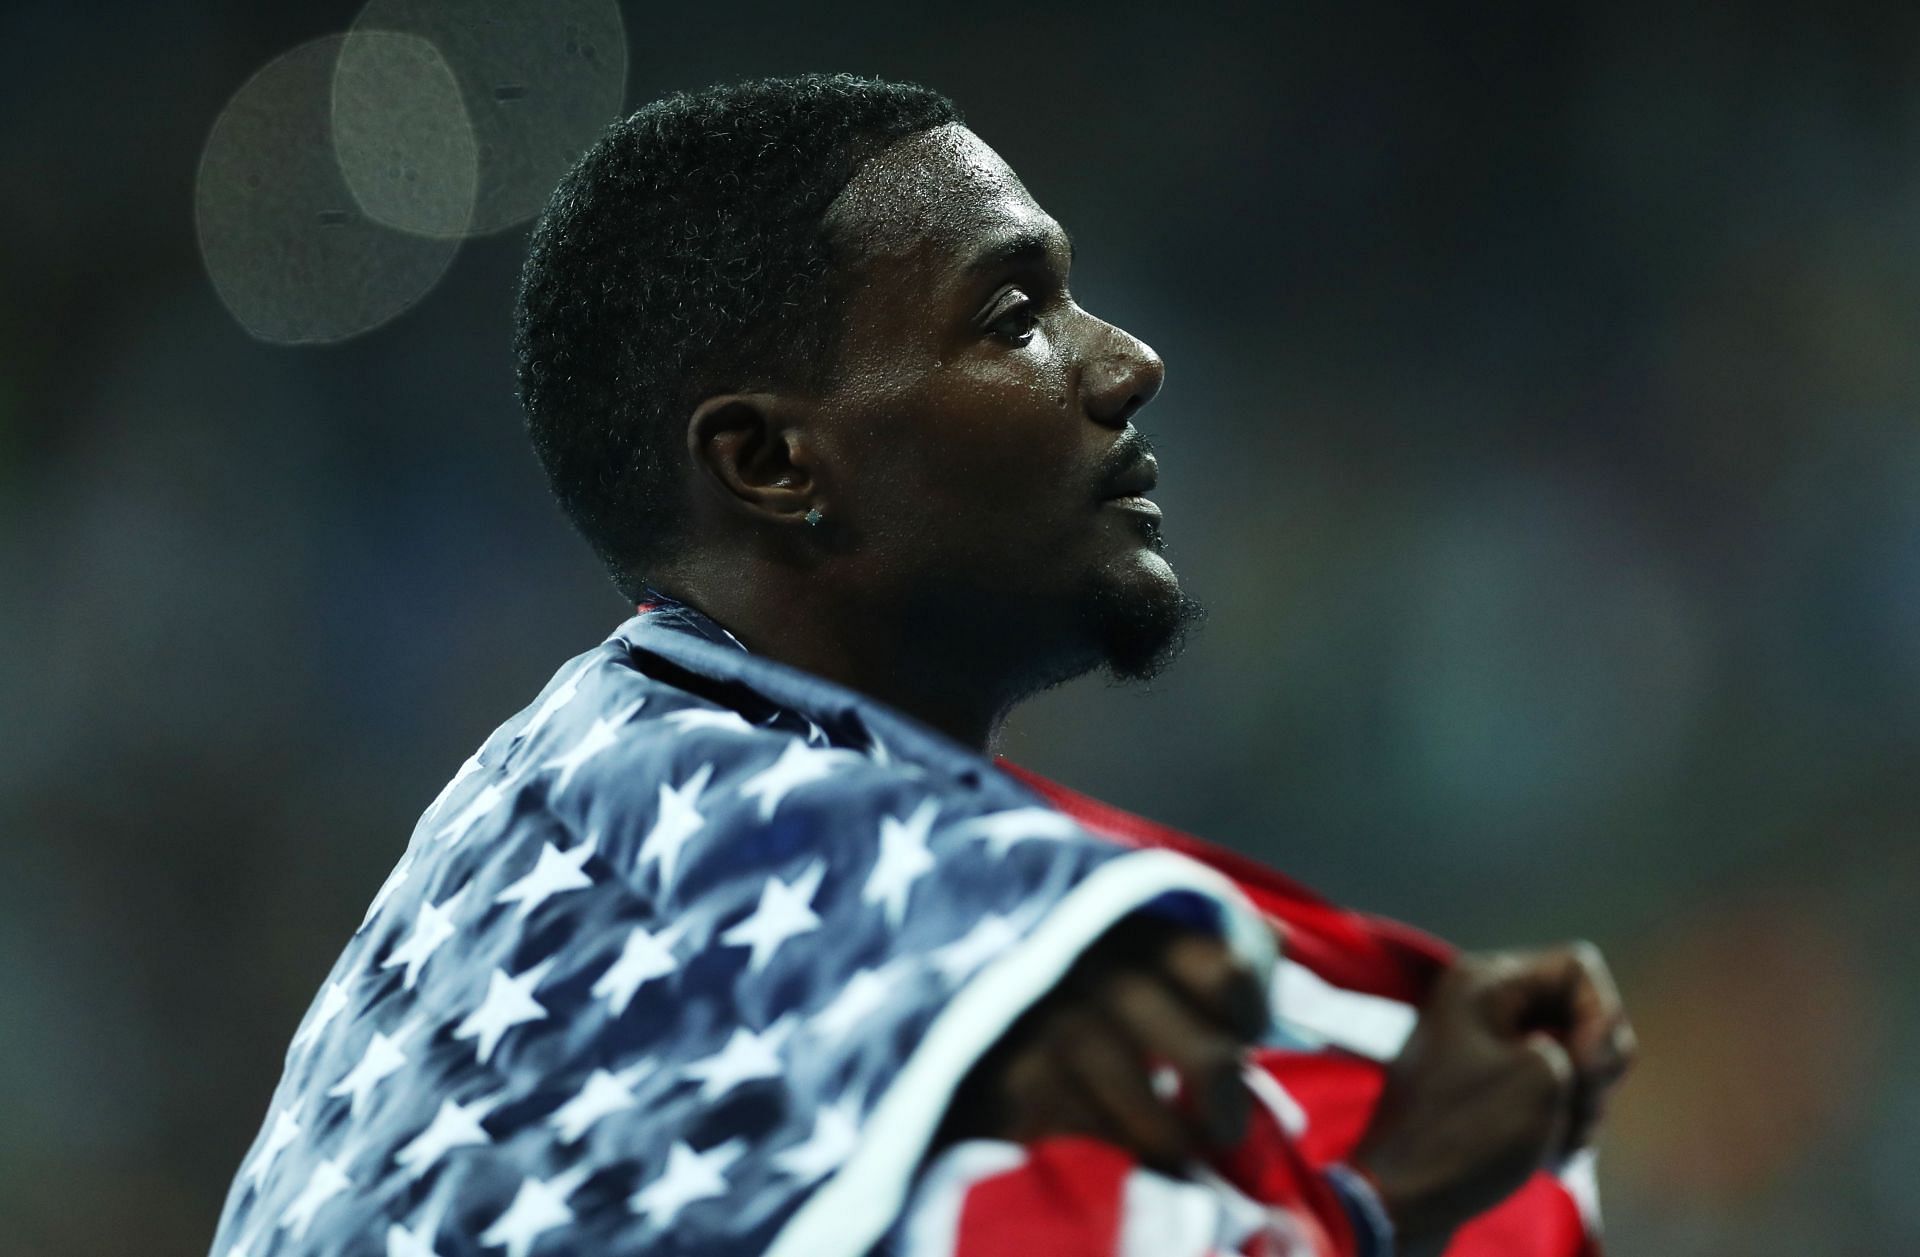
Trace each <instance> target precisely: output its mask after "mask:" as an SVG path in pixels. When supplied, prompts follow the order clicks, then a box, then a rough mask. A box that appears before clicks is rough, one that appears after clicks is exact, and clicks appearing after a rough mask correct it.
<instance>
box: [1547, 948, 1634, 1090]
mask: <svg viewBox="0 0 1920 1257" xmlns="http://www.w3.org/2000/svg"><path fill="white" fill-rule="evenodd" d="M1563 954H1564V955H1565V957H1566V962H1565V963H1566V964H1567V965H1568V966H1569V967H1570V970H1571V972H1570V981H1569V983H1568V1010H1567V1012H1568V1017H1567V1047H1568V1049H1569V1050H1570V1051H1571V1052H1572V1053H1573V1059H1574V1064H1575V1065H1577V1066H1579V1067H1580V1069H1581V1072H1582V1073H1586V1074H1603V1073H1608V1072H1613V1073H1618V1072H1619V1071H1620V1070H1621V1069H1623V1068H1624V1062H1623V1061H1622V1059H1621V1057H1620V1054H1619V1052H1618V1050H1617V1049H1618V1046H1619V1043H1618V1037H1617V1036H1616V1034H1615V1030H1616V1028H1617V1027H1618V1026H1619V1025H1620V1024H1621V1022H1623V1021H1624V1020H1625V1017H1626V1014H1625V1012H1624V1011H1623V1010H1622V1009H1621V1006H1620V991H1619V988H1618V987H1616V986H1615V985H1614V982H1613V974H1612V972H1611V971H1610V970H1609V969H1608V968H1607V961H1606V958H1605V957H1604V956H1602V955H1601V954H1600V949H1599V948H1598V947H1595V946H1594V945H1593V944H1592V943H1589V942H1586V941H1584V940H1582V941H1578V942H1573V943H1569V944H1568V945H1567V946H1566V947H1565V948H1564V949H1563Z"/></svg>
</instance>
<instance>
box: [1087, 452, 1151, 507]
mask: <svg viewBox="0 0 1920 1257" xmlns="http://www.w3.org/2000/svg"><path fill="white" fill-rule="evenodd" d="M1159 483H1160V464H1159V463H1158V462H1157V461H1155V459H1154V457H1153V455H1151V454H1147V455H1144V456H1142V457H1141V459H1140V461H1139V462H1137V463H1134V464H1133V465H1132V466H1130V467H1128V468H1127V469H1126V470H1125V471H1124V472H1122V473H1121V474H1120V475H1118V476H1116V477H1115V478H1114V479H1113V480H1111V481H1109V482H1108V484H1107V490H1106V492H1105V493H1103V494H1102V495H1101V501H1103V502H1104V501H1111V500H1112V499H1114V498H1137V497H1143V496H1145V495H1146V494H1148V493H1151V492H1152V491H1153V486H1155V485H1157V484H1159Z"/></svg>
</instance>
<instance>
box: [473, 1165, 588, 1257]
mask: <svg viewBox="0 0 1920 1257" xmlns="http://www.w3.org/2000/svg"><path fill="white" fill-rule="evenodd" d="M592 1174H593V1168H592V1167H591V1166H585V1165H576V1166H574V1167H573V1168H572V1169H571V1170H568V1171H566V1172H565V1173H563V1174H556V1175H554V1176H553V1177H552V1178H549V1179H537V1178H534V1177H533V1176H532V1175H528V1176H527V1178H525V1179H524V1180H522V1181H521V1183H520V1191H519V1193H518V1194H517V1195H515V1196H514V1198H513V1203H512V1204H510V1205H508V1206H507V1211H506V1212H505V1213H503V1214H501V1215H500V1216H499V1217H498V1218H495V1219H494V1222H493V1225H492V1226H490V1227H488V1228H487V1229H486V1230H484V1231H482V1232H480V1242H481V1243H482V1244H485V1245H486V1246H488V1247H489V1248H497V1247H500V1246H502V1245H505V1246H506V1250H507V1257H527V1253H528V1252H529V1251H530V1250H531V1249H532V1248H533V1241H534V1240H536V1239H538V1238H539V1237H540V1236H541V1235H542V1234H544V1233H545V1232H547V1231H551V1230H553V1228H555V1227H557V1226H565V1225H566V1224H567V1223H569V1222H571V1221H573V1210H572V1208H570V1207H569V1206H568V1204H567V1197H569V1196H571V1195H573V1193H575V1192H577V1191H579V1190H580V1184H582V1183H584V1182H586V1181H587V1179H588V1178H589V1177H591V1175H592Z"/></svg>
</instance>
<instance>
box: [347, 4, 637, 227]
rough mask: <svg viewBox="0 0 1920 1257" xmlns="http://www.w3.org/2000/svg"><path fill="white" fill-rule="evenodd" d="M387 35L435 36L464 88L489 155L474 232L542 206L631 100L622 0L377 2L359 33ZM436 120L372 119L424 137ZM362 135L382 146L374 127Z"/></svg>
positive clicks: (479, 142)
mask: <svg viewBox="0 0 1920 1257" xmlns="http://www.w3.org/2000/svg"><path fill="white" fill-rule="evenodd" d="M375 32H397V33H401V34H407V35H412V36H415V37H417V38H419V39H423V40H425V41H427V42H428V43H430V44H431V45H432V46H433V47H434V48H436V49H438V50H439V53H440V55H441V56H442V57H444V58H445V60H446V64H447V65H448V66H449V67H450V68H451V71H452V74H453V77H454V79H455V80H456V81H457V82H458V84H459V91H460V95H461V97H462V99H463V101H464V104H465V114H466V117H467V118H468V119H469V120H470V121H471V125H472V129H473V141H474V145H475V150H476V152H477V154H478V166H479V183H478V189H477V195H476V198H475V203H474V209H473V216H472V221H471V223H470V224H469V225H468V228H467V230H468V231H469V232H470V234H473V235H485V234H487V233H489V232H494V231H500V230H502V229H504V228H507V227H511V226H514V225H515V224H517V223H522V222H525V221H526V220H527V219H529V218H532V217H533V216H534V215H535V214H537V213H539V212H540V209H541V207H542V206H544V205H545V204H546V202H547V197H548V195H549V194H550V193H552V191H553V187H554V185H555V184H556V183H558V182H559V181H560V176H561V175H563V174H565V173H566V172H567V168H568V167H570V166H571V165H572V164H573V162H574V159H575V158H577V157H579V155H580V154H581V153H582V152H584V151H585V150H586V147H587V145H589V144H591V143H592V142H593V141H594V140H595V139H596V138H598V136H599V135H600V133H601V132H602V131H604V130H605V129H606V127H607V125H608V124H609V123H611V122H612V121H613V120H614V119H615V118H616V117H617V116H618V115H619V112H620V108H621V105H622V103H623V102H624V101H625V99H626V91H627V53H626V48H627V38H626V28H625V27H624V26H623V25H622V23H621V20H620V9H619V6H618V5H616V4H614V3H612V0H551V2H550V3H529V2H528V0H464V2H460V3H455V2H454V0H372V2H371V3H370V4H368V5H367V7H366V8H365V9H363V10H362V11H361V13H360V16H359V18H358V19H356V20H355V22H354V37H355V38H358V37H359V36H361V35H363V34H370V33H375ZM343 69H344V63H343ZM424 116H425V115H424V114H414V115H410V116H395V115H392V114H386V113H378V114H373V115H370V118H371V120H372V121H375V122H378V121H380V119H381V118H382V117H385V118H386V119H387V124H388V125H391V126H395V127H399V128H402V129H404V130H405V131H406V135H407V136H409V137H414V138H413V139H412V140H410V142H413V143H417V142H419V135H420V134H421V132H416V131H415V130H413V129H411V128H414V127H415V126H417V124H418V123H419V122H420V121H421V119H422V118H424ZM362 142H364V143H366V144H368V145H370V146H371V147H372V149H374V150H378V149H380V148H381V147H382V146H381V144H380V142H379V139H378V137H377V136H375V135H372V134H368V135H366V136H364V137H362V138H361V139H360V140H357V141H356V143H362ZM423 175H424V172H423ZM355 187H356V188H358V187H359V183H358V181H357V180H356V181H355Z"/></svg>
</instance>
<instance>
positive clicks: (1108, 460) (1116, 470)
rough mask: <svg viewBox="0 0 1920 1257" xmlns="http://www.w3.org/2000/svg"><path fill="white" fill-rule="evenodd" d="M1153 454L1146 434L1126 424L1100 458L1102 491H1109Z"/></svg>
mask: <svg viewBox="0 0 1920 1257" xmlns="http://www.w3.org/2000/svg"><path fill="white" fill-rule="evenodd" d="M1153 454H1154V447H1153V442H1152V441H1151V440H1149V439H1148V438H1147V434H1146V433H1144V432H1142V431H1141V430H1140V429H1138V428H1136V427H1134V426H1133V425H1132V424H1128V425H1127V426H1126V429H1125V431H1123V432H1121V433H1120V439H1119V440H1117V441H1115V442H1114V443H1113V448H1112V449H1110V450H1108V451H1107V453H1106V456H1105V457H1104V458H1103V459H1102V460H1101V465H1100V485H1101V488H1102V491H1103V492H1111V491H1112V490H1113V489H1114V488H1115V487H1116V486H1117V485H1118V484H1119V483H1120V482H1121V481H1122V480H1124V479H1125V478H1126V477H1127V475H1128V473H1130V472H1132V471H1133V470H1134V469H1136V468H1137V467H1139V466H1140V464H1141V463H1144V462H1146V461H1147V459H1149V458H1151V457H1153Z"/></svg>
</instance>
